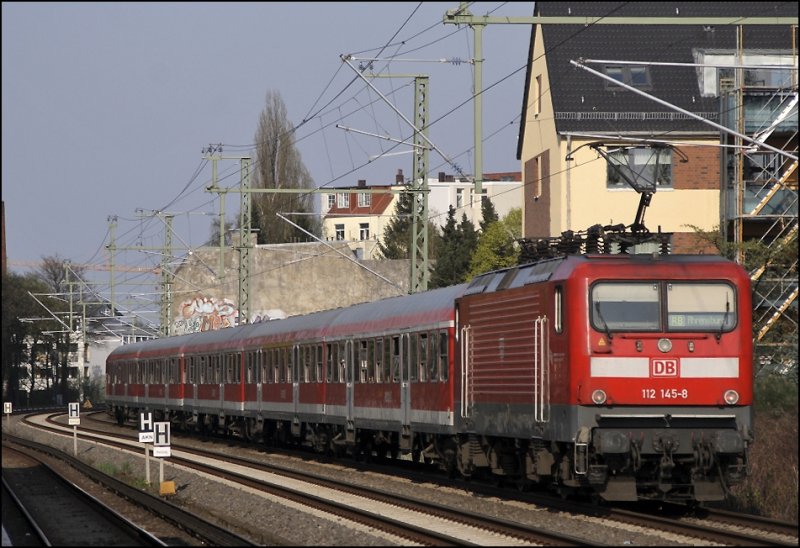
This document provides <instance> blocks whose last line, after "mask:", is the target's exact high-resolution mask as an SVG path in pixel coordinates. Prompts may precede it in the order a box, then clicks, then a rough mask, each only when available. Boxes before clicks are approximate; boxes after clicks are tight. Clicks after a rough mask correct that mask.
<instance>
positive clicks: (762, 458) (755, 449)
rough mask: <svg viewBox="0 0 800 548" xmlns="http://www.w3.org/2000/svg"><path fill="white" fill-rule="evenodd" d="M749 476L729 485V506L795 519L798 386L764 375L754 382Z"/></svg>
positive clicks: (774, 517) (770, 515)
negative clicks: (752, 434)
mask: <svg viewBox="0 0 800 548" xmlns="http://www.w3.org/2000/svg"><path fill="white" fill-rule="evenodd" d="M754 400H755V406H754V407H755V411H754V418H753V432H754V436H755V440H754V442H753V444H752V446H751V447H750V475H749V476H748V478H747V479H746V480H745V481H744V482H743V483H742V484H740V485H737V486H736V487H734V488H732V489H731V491H732V494H733V498H732V500H731V506H732V507H733V508H734V509H736V510H741V511H745V512H750V513H753V514H758V515H762V516H767V517H770V518H773V519H780V520H785V521H792V522H796V521H797V510H798V507H797V489H798V474H797V471H798V469H797V465H798V463H797V449H798V446H797V411H798V405H797V385H796V384H795V383H794V382H793V381H792V380H790V379H786V378H782V377H779V376H774V375H773V376H767V377H765V378H763V379H759V380H758V381H757V382H756V385H755V394H754Z"/></svg>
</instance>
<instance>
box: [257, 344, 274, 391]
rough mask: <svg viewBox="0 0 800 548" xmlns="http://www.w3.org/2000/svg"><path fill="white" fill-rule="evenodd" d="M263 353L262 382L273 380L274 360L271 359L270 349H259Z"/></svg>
mask: <svg viewBox="0 0 800 548" xmlns="http://www.w3.org/2000/svg"><path fill="white" fill-rule="evenodd" d="M259 354H261V379H260V380H261V383H262V384H265V383H270V382H272V360H271V359H270V351H269V350H259Z"/></svg>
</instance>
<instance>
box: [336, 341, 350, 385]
mask: <svg viewBox="0 0 800 548" xmlns="http://www.w3.org/2000/svg"><path fill="white" fill-rule="evenodd" d="M351 351H352V347H349V346H348V345H347V343H345V342H340V343H339V382H350V380H351V379H350V372H349V371H348V368H347V362H348V361H350V360H352V359H353V357H352V355H351V354H350V352H351Z"/></svg>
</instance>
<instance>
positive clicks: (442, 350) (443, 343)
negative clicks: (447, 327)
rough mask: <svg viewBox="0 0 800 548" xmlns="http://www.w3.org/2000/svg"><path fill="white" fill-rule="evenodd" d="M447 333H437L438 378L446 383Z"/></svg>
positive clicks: (447, 363)
mask: <svg viewBox="0 0 800 548" xmlns="http://www.w3.org/2000/svg"><path fill="white" fill-rule="evenodd" d="M448 348H449V344H448V342H447V331H440V332H439V378H440V379H441V380H442V381H446V380H447V378H448V376H449V364H450V360H449V359H448Z"/></svg>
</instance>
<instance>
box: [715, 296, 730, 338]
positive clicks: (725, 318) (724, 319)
mask: <svg viewBox="0 0 800 548" xmlns="http://www.w3.org/2000/svg"><path fill="white" fill-rule="evenodd" d="M730 312H731V302H730V301H729V300H728V298H727V297H725V314H723V315H722V324H721V325H720V326H719V331H717V342H719V340H720V339H721V338H722V331H723V330H724V329H725V324H726V323H728V314H730Z"/></svg>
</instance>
